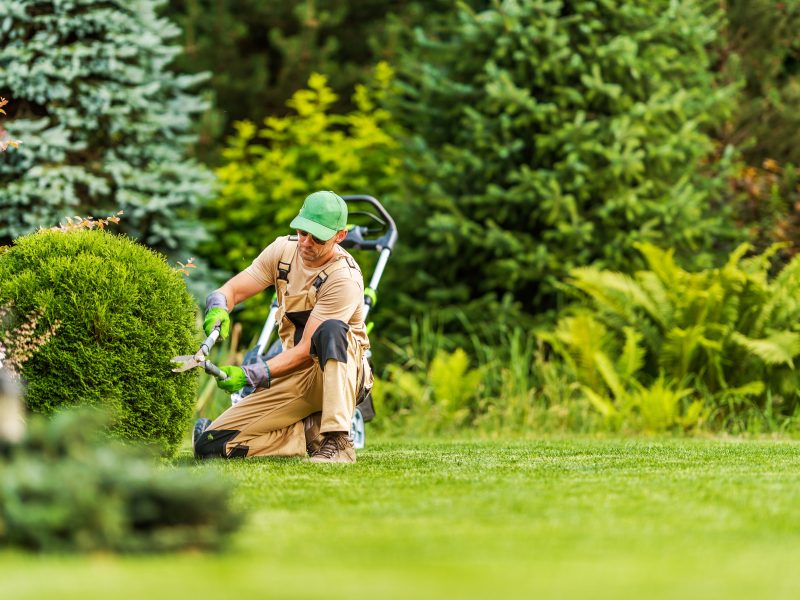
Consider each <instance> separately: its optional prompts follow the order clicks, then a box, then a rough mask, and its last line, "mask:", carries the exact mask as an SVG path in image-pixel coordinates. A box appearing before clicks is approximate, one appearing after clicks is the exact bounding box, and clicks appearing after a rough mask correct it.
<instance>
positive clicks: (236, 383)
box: [217, 367, 247, 394]
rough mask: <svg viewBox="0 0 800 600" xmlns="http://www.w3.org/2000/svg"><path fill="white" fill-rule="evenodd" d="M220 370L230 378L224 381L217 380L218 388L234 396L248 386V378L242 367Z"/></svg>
mask: <svg viewBox="0 0 800 600" xmlns="http://www.w3.org/2000/svg"><path fill="white" fill-rule="evenodd" d="M219 370H220V371H222V372H223V373H225V374H226V375H227V376H228V378H227V379H224V380H222V379H217V387H218V388H219V389H221V390H224V391H226V392H228V393H229V394H232V393H233V392H238V391H239V390H240V389H242V388H243V387H244V386H246V385H247V376H246V375H245V374H244V369H242V367H220V368H219Z"/></svg>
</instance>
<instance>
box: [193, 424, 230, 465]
mask: <svg viewBox="0 0 800 600" xmlns="http://www.w3.org/2000/svg"><path fill="white" fill-rule="evenodd" d="M238 434H239V431H237V430H235V429H206V430H205V431H204V432H203V433H202V434H200V436H199V437H198V438H197V441H196V442H195V444H194V455H195V457H196V458H213V457H221V458H234V457H236V456H241V453H238V454H234V453H233V452H231V453H228V452H226V446H227V444H228V442H230V441H231V440H232V439H233V438H235V437H236V436H237V435H238ZM234 450H236V448H234Z"/></svg>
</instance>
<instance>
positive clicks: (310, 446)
mask: <svg viewBox="0 0 800 600" xmlns="http://www.w3.org/2000/svg"><path fill="white" fill-rule="evenodd" d="M321 423H322V413H321V412H316V413H314V414H313V415H308V416H307V417H306V418H305V419H303V427H304V428H305V433H306V452H307V453H308V455H309V456H314V454H315V453H316V452H317V450H319V448H320V446H322V441H323V439H324V437H323V435H322V434H321V433H320V432H319V427H320V424H321Z"/></svg>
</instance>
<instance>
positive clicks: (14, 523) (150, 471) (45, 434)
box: [0, 410, 241, 552]
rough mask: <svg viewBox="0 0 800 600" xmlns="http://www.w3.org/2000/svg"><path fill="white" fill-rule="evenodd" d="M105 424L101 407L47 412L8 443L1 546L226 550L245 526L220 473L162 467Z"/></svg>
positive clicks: (1, 478)
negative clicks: (115, 438)
mask: <svg viewBox="0 0 800 600" xmlns="http://www.w3.org/2000/svg"><path fill="white" fill-rule="evenodd" d="M102 426H103V420H102V417H101V416H100V415H99V414H98V413H97V412H93V411H85V410H79V411H66V412H64V413H61V414H58V415H56V416H55V418H53V419H43V418H42V417H38V418H34V419H32V420H31V423H30V429H29V431H28V433H27V435H26V437H25V439H24V440H23V441H22V442H20V443H19V444H16V445H13V446H8V447H6V448H0V546H3V545H10V546H19V547H22V548H28V549H31V550H42V551H56V552H75V551H78V552H92V551H99V550H114V551H121V552H148V551H150V552H152V551H169V550H177V549H183V548H216V547H218V546H220V544H222V543H223V542H224V540H225V538H226V537H227V535H228V534H230V533H231V532H232V531H234V530H235V529H236V528H237V527H238V526H239V524H240V523H241V516H240V515H239V514H237V513H236V512H234V511H233V510H232V508H231V505H230V499H231V487H230V485H229V484H228V483H227V482H225V481H223V480H220V478H219V476H218V475H217V474H214V473H211V472H209V471H208V470H205V471H204V472H193V471H189V470H188V469H177V468H171V467H167V468H159V467H157V466H156V465H154V464H153V458H154V457H153V456H152V455H151V454H150V453H148V452H146V451H144V450H142V449H141V448H137V447H134V446H131V445H122V444H120V443H119V442H116V443H114V442H110V441H108V440H105V439H103V437H102V436H101V434H100V430H101V428H102Z"/></svg>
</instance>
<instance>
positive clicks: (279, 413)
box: [198, 238, 372, 458]
mask: <svg viewBox="0 0 800 600" xmlns="http://www.w3.org/2000/svg"><path fill="white" fill-rule="evenodd" d="M289 239H292V238H289ZM296 251H297V244H289V245H287V248H286V250H285V251H284V253H283V255H282V257H281V261H280V263H279V273H280V274H279V276H278V279H277V280H276V284H275V285H276V289H277V295H278V305H279V308H278V314H277V317H276V319H277V322H278V323H279V324H280V327H279V331H280V337H281V343H282V346H283V349H284V350H286V349H288V348H291V347H293V346H294V345H295V344H296V342H299V340H300V337H302V331H298V327H297V325H296V323H295V322H293V321H292V320H291V319H290V316H292V315H306V319H307V315H308V314H310V312H311V310H312V309H313V308H314V305H315V303H316V299H317V294H318V291H319V288H320V287H321V286H322V285H324V283H325V281H326V280H327V279H328V278H329V277H330V276H331V275H332V274H333V273H335V272H336V271H337V270H339V269H348V268H350V269H356V270H358V271H359V276H360V269H359V268H358V265H357V264H356V263H355V261H353V260H352V258H351V257H349V256H342V257H340V258H339V259H338V260H335V261H334V262H333V263H332V264H329V265H327V266H326V268H325V269H323V270H321V271H320V272H319V274H318V276H317V279H316V280H315V282H314V285H312V286H311V287H310V288H309V289H308V290H306V291H304V292H303V293H297V294H293V295H289V294H287V291H286V290H287V283H288V274H289V270H290V265H291V262H292V258H293V253H294V252H296ZM295 318H296V317H295ZM304 324H305V321H303V323H302V325H304ZM329 325H331V326H332V327H328V326H329ZM322 330H326V331H328V330H330V331H334V332H336V333H337V334H338V337H336V336H331V337H336V339H337V340H339V341H340V342H341V343H340V344H339V345H338V348H339V349H340V352H339V354H338V356H340V357H342V356H343V355H345V353H346V360H344V361H341V360H336V359H334V358H329V359H327V361H326V364H324V365H320V358H319V356H320V355H322V356H325V352H324V351H319V350H318V351H316V352H315V347H314V345H313V344H312V356H313V359H314V362H313V364H312V365H311V366H309V367H306V368H304V369H301V370H299V371H295V372H293V373H290V374H288V375H285V376H283V377H276V378H275V379H274V380H273V381H272V383H271V385H270V387H269V388H257V389H256V390H255V391H254V392H253V393H251V394H250V395H248V396H246V397H245V398H244V399H243V400H241V401H240V402H239V403H238V404H236V405H234V406H232V407H231V408H229V409H228V410H226V411H225V412H224V413H223V414H222V415H220V416H219V417H218V418H217V419H216V420H215V421H214V422H213V423H211V425H209V427H208V429H206V431H205V432H204V434H203V435H202V437H201V439H200V440H198V441H199V442H205V443H206V444H209V445H212V444H213V445H214V446H215V449H216V450H217V452H214V454H215V455H217V456H226V457H229V458H232V457H252V456H305V455H306V443H307V441H311V440H306V429H309V432H313V434H316V433H317V432H320V433H325V432H329V431H350V422H351V420H352V417H353V411H354V410H355V406H356V397H357V395H358V393H359V391H360V390H362V388H364V386H365V385H366V386H367V387H371V383H372V373H371V372H370V371H369V367H368V366H367V365H366V361H365V359H364V353H365V350H364V347H363V346H362V344H361V343H360V342H359V341H358V339H357V338H356V337H355V336H354V334H353V331H352V330H351V329H350V328H349V327H347V325H345V324H344V323H342V322H341V321H325V322H324V323H323V324H322V325H320V327H319V328H318V329H317V332H315V335H314V339H315V340H316V339H317V337H318V336H317V334H318V333H321V332H322ZM298 333H299V335H298ZM345 339H346V350H345V349H344V346H343V343H344V341H345ZM365 374H366V377H367V379H368V381H364V376H365ZM315 413H317V414H315ZM319 413H321V414H319ZM310 415H314V416H313V417H312V419H306V422H305V423H304V421H303V420H304V419H305V418H306V417H309V416H310ZM312 423H313V426H312ZM317 427H318V428H317ZM313 434H311V435H313ZM199 447H200V444H198V448H199ZM198 452H199V451H198ZM209 455H210V454H209Z"/></svg>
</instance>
